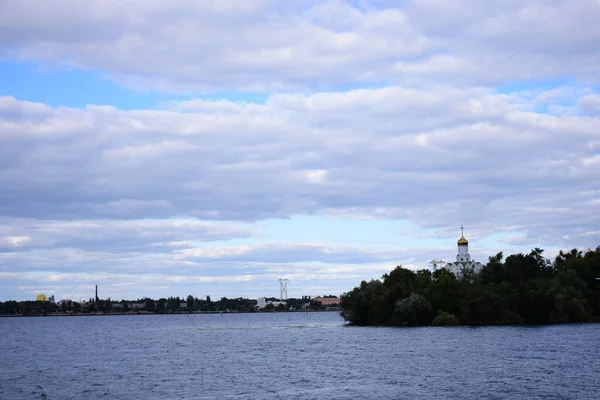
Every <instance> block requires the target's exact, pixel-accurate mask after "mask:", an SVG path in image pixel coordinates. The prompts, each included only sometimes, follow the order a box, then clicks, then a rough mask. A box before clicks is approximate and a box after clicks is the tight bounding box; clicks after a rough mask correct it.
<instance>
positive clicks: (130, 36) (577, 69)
mask: <svg viewBox="0 0 600 400" xmlns="http://www.w3.org/2000/svg"><path fill="white" fill-rule="evenodd" d="M243 3H244V4H240V3H239V2H231V1H227V2H216V1H201V2H198V1H192V0H179V1H171V2H165V1H161V0H148V1H144V2H139V1H133V0H130V1H118V2H117V1H112V0H111V1H107V0H90V1H87V2H86V3H85V4H84V3H81V2H79V1H76V0H68V1H65V0H48V1H45V2H44V4H43V5H40V4H38V2H36V1H34V0H23V1H18V2H9V3H7V4H5V5H4V7H3V13H2V16H0V38H2V39H0V46H1V47H0V50H1V51H2V52H3V53H4V54H6V55H10V56H11V57H17V58H19V59H22V60H31V61H37V62H42V63H44V64H45V65H49V66H64V65H68V66H74V67H77V68H86V69H93V70H97V71H102V72H103V73H105V74H107V76H110V77H111V78H112V79H114V80H115V81H117V82H119V83H122V84H125V85H127V86H129V87H132V88H137V89H153V90H158V91H168V92H187V93H189V92H198V91H201V92H211V91H215V90H216V91H231V90H233V91H240V90H241V91H259V92H268V91H272V90H288V91H289V90H306V89H308V90H330V89H332V88H335V87H337V86H339V85H364V84H375V85H379V84H382V83H394V84H416V83H418V84H423V83H431V82H437V83H440V82H444V83H448V82H454V83H457V84H467V85H472V84H485V85H490V84H498V83H505V82H506V81H507V80H509V81H510V80H526V79H537V80H539V79H553V78H556V77H559V78H563V77H565V76H573V75H574V74H575V75H576V76H578V77H581V78H583V79H585V80H586V81H588V82H591V83H596V84H597V83H598V76H600V50H599V49H598V46H597V45H596V42H597V38H598V37H599V36H600V27H599V26H598V24H597V21H598V20H599V19H600V6H599V5H598V2H597V1H595V0H581V1H576V2H574V1H569V0H555V1H551V2H548V1H545V0H528V1H524V0H515V1H505V2H496V3H494V4H488V3H481V2H479V1H476V0H454V1H441V0H426V1H423V0H419V1H417V0H413V1H406V2H403V5H404V7H403V8H401V9H399V8H397V7H398V3H397V2H391V1H370V2H363V1H359V2H350V1H341V0H332V1H319V2H317V1H297V0H294V1H286V2H278V1H272V0H251V1H245V2H243Z"/></svg>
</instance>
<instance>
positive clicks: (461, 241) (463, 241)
mask: <svg viewBox="0 0 600 400" xmlns="http://www.w3.org/2000/svg"><path fill="white" fill-rule="evenodd" d="M468 244H469V241H468V240H467V239H465V227H464V226H462V225H461V226H460V239H458V245H459V246H460V245H468Z"/></svg>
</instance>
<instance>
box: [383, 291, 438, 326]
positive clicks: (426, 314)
mask: <svg viewBox="0 0 600 400" xmlns="http://www.w3.org/2000/svg"><path fill="white" fill-rule="evenodd" d="M391 323H392V324H393V325H402V326H419V325H429V324H431V303H430V302H429V300H427V299H426V298H425V296H422V295H420V294H416V293H413V294H411V295H410V296H409V297H407V298H405V299H402V300H398V301H397V302H396V309H395V310H394V314H393V315H392V319H391Z"/></svg>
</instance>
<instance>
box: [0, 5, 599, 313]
mask: <svg viewBox="0 0 600 400" xmlns="http://www.w3.org/2000/svg"><path fill="white" fill-rule="evenodd" d="M88 3H89V4H88ZM599 18H600V5H598V3H597V2H595V1H592V0H586V1H581V2H569V1H566V0H565V1H562V0H560V1H555V2H552V3H551V4H549V3H548V2H546V1H541V0H528V1H525V0H523V1H516V2H510V3H493V4H490V3H481V2H478V1H475V0H456V1H451V2H448V1H441V0H428V1H410V0H409V1H405V2H389V1H372V2H360V1H358V2H357V1H344V0H331V1H312V0H311V1H302V2H300V1H295V0H294V1H289V2H286V3H285V4H283V3H281V2H275V1H271V0H250V1H246V2H243V3H239V2H194V1H181V2H173V3H170V2H162V1H158V0H156V1H154V0H149V1H147V2H144V3H143V4H141V3H139V2H134V1H124V2H123V1H121V2H118V3H117V2H115V1H112V0H110V1H109V0H92V1H91V3H90V2H87V3H85V5H84V3H81V2H77V1H75V0H73V1H64V0H63V1H58V0H48V1H47V2H45V3H44V7H41V6H39V3H37V2H33V0H31V1H30V0H22V1H20V2H11V3H9V4H8V5H6V7H5V9H4V10H3V13H2V15H1V16H0V144H1V146H0V185H1V187H2V188H3V190H2V191H1V192H0V301H2V300H7V299H17V300H24V299H33V298H35V296H36V295H37V294H38V293H45V294H47V295H50V294H54V295H55V297H56V298H57V299H60V298H72V299H79V298H89V297H90V296H91V293H93V288H94V285H96V284H98V285H100V287H101V293H102V294H103V296H110V297H112V298H117V299H120V298H138V297H144V296H152V297H159V296H186V295H187V294H193V295H196V296H205V295H207V294H208V295H211V296H212V297H221V296H227V297H237V296H245V297H251V298H255V297H258V296H276V295H278V293H279V291H278V289H279V287H278V282H277V279H278V278H279V277H288V278H290V283H289V294H290V296H301V295H318V294H321V295H323V294H341V293H343V292H345V291H347V290H350V289H352V287H354V286H356V285H357V284H359V283H360V281H361V280H363V279H367V280H368V279H373V278H378V277H380V276H381V275H382V274H383V273H385V272H388V271H389V270H391V269H392V268H393V267H394V266H395V265H399V264H402V265H404V266H406V267H409V268H413V269H419V268H427V267H428V262H429V261H430V260H432V259H440V258H442V259H445V260H452V259H453V258H454V257H455V254H456V240H457V239H458V238H459V236H460V229H459V227H460V226H461V225H463V224H464V226H465V228H466V229H465V235H466V236H467V238H468V239H469V241H470V251H471V254H472V255H473V257H474V258H475V259H476V260H478V261H481V262H485V261H486V260H487V258H488V257H489V256H490V255H493V254H496V253H497V252H499V251H503V252H504V253H505V254H510V253H516V252H527V251H529V250H531V249H532V248H534V247H541V248H543V249H545V250H546V254H547V256H548V257H552V255H554V254H556V253H557V252H558V250H559V249H570V248H573V247H578V248H581V249H585V248H595V247H596V246H598V245H600V230H598V226H600V217H598V215H600V184H599V182H600V134H599V132H600V95H599V92H600V90H599V84H600V82H598V77H599V76H600V49H599V48H598V46H597V45H596V43H597V38H598V37H599V36H600V27H599V26H598V24H597V23H596V21H597V20H598V19H599ZM582 27H585V29H582Z"/></svg>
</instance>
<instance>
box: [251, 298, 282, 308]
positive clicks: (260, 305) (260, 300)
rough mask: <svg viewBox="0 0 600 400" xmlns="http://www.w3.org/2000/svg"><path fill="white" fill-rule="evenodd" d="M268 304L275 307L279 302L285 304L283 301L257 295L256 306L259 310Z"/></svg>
mask: <svg viewBox="0 0 600 400" xmlns="http://www.w3.org/2000/svg"><path fill="white" fill-rule="evenodd" d="M268 304H273V306H275V307H277V306H278V305H280V304H283V305H284V306H285V301H271V300H269V301H267V298H266V297H259V298H257V299H256V308H257V309H259V310H260V309H263V308H265V307H266V306H267V305H268Z"/></svg>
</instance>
